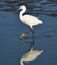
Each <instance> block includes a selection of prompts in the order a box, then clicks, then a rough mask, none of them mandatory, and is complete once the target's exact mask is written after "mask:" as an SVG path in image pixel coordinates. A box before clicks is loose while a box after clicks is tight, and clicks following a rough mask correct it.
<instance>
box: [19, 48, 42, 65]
mask: <svg viewBox="0 0 57 65" xmlns="http://www.w3.org/2000/svg"><path fill="white" fill-rule="evenodd" d="M42 52H43V50H41V51H39V50H33V48H31V49H30V50H29V51H27V52H26V53H25V54H23V55H22V57H21V60H20V65H24V63H23V62H29V61H33V60H35V59H36V58H37V57H38V56H39V55H40V54H41V53H42Z"/></svg>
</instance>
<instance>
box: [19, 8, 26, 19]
mask: <svg viewBox="0 0 57 65" xmlns="http://www.w3.org/2000/svg"><path fill="white" fill-rule="evenodd" d="M25 12H26V8H25V9H23V10H22V11H21V12H20V15H19V16H20V18H22V16H23V14H24V13H25Z"/></svg>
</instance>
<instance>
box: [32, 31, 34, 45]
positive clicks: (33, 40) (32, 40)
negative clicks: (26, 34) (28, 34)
mask: <svg viewBox="0 0 57 65" xmlns="http://www.w3.org/2000/svg"><path fill="white" fill-rule="evenodd" d="M32 44H33V46H34V30H32Z"/></svg>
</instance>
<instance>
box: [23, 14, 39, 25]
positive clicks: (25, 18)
mask: <svg viewBox="0 0 57 65" xmlns="http://www.w3.org/2000/svg"><path fill="white" fill-rule="evenodd" d="M23 21H25V23H26V24H27V23H28V24H29V25H30V24H31V25H35V24H37V23H38V21H39V19H38V18H37V17H34V16H31V15H24V16H23Z"/></svg>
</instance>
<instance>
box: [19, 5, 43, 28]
mask: <svg viewBox="0 0 57 65" xmlns="http://www.w3.org/2000/svg"><path fill="white" fill-rule="evenodd" d="M19 9H20V10H21V12H20V15H19V17H20V20H21V21H22V22H23V23H25V24H26V25H29V26H30V27H31V29H33V26H35V25H39V24H42V23H43V22H42V21H41V20H39V19H38V18H37V17H35V16H31V15H28V14H26V15H23V14H24V13H25V12H26V6H24V5H22V6H20V8H19Z"/></svg>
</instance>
